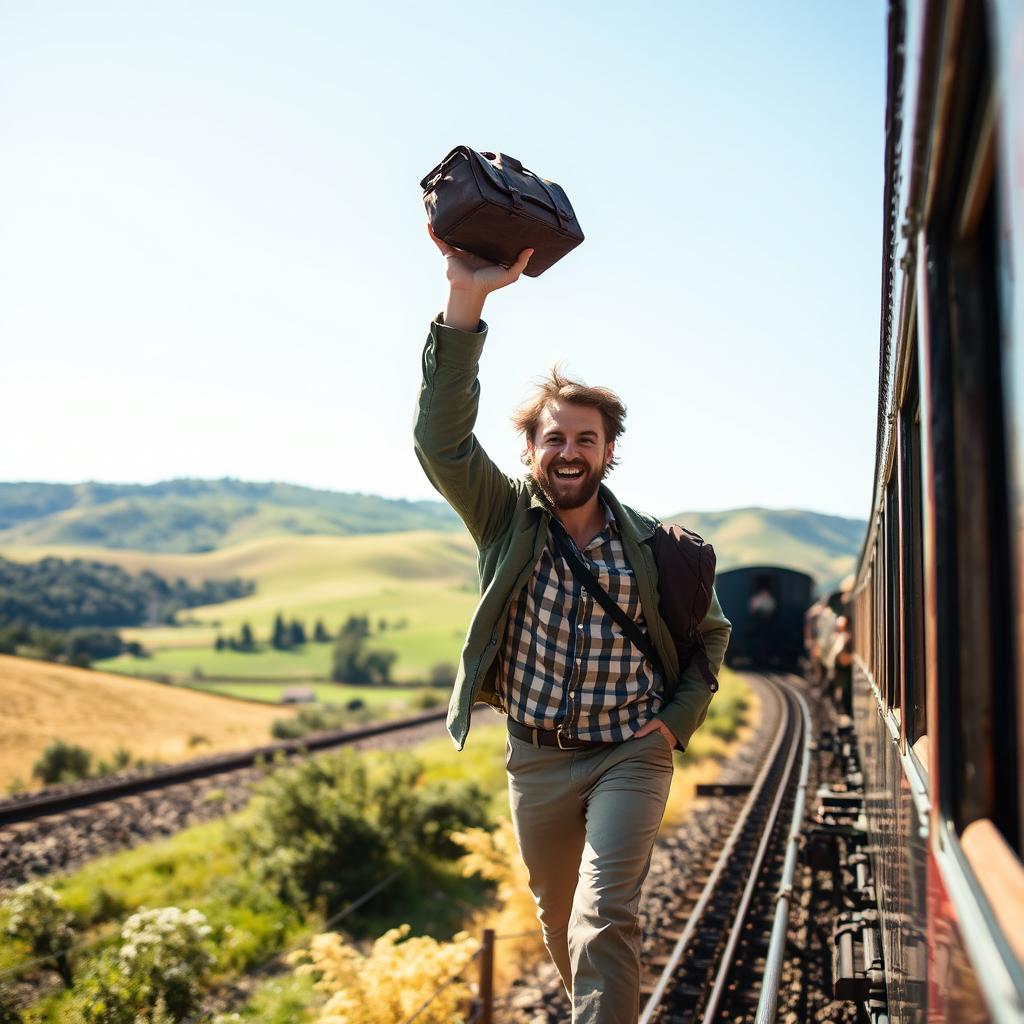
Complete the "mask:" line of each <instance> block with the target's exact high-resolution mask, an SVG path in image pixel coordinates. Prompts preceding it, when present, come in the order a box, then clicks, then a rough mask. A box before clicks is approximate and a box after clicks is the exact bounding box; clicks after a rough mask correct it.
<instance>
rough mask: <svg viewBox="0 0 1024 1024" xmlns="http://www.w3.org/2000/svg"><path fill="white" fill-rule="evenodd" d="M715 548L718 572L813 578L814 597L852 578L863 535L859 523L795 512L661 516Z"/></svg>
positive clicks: (755, 510) (740, 511) (759, 510)
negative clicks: (745, 569) (777, 570)
mask: <svg viewBox="0 0 1024 1024" xmlns="http://www.w3.org/2000/svg"><path fill="white" fill-rule="evenodd" d="M664 520H665V522H667V523H680V524H681V525H683V526H686V527H688V528H689V529H691V530H695V531H696V532H697V533H699V534H700V535H701V536H702V537H703V538H704V539H705V540H708V541H710V542H711V543H712V544H714V546H715V553H716V554H717V556H718V569H719V571H725V570H727V569H736V568H739V567H740V566H744V565H783V566H786V567H787V568H790V569H799V570H800V571H801V572H806V573H809V574H810V575H811V576H813V577H814V581H815V583H816V584H817V586H818V591H819V593H820V592H828V591H830V590H833V589H835V587H836V585H837V584H838V583H839V581H840V580H841V579H842V578H843V577H844V576H846V575H847V574H849V573H851V572H853V570H854V568H855V565H856V561H857V556H858V555H859V554H860V548H861V544H862V543H863V541H864V535H865V532H866V530H867V523H866V522H865V521H864V520H863V519H844V518H843V517H841V516H828V515H824V514H822V513H820V512H806V511H802V510H799V509H768V508H740V509H732V510H731V511H728V512H680V513H678V514H676V515H671V516H665V517H664Z"/></svg>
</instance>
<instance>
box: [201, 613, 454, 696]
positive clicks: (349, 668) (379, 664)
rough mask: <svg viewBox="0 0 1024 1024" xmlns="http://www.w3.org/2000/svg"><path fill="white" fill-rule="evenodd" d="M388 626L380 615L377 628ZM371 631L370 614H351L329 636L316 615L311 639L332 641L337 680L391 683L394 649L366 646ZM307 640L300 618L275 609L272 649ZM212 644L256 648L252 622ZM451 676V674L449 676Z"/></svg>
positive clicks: (224, 647) (222, 647) (236, 648)
mask: <svg viewBox="0 0 1024 1024" xmlns="http://www.w3.org/2000/svg"><path fill="white" fill-rule="evenodd" d="M402 626H404V620H403V621H402V622H398V623H395V625H394V628H395V629H399V628H402ZM387 628H388V622H387V620H386V619H380V620H379V621H378V623H377V629H378V631H379V632H384V631H386V630H387ZM371 633H372V626H371V624H370V617H369V616H368V615H350V616H349V617H348V618H347V619H346V620H345V622H344V623H342V626H341V629H340V630H339V631H338V634H337V637H332V636H331V634H330V633H329V632H328V631H327V628H326V627H325V626H324V623H323V620H322V619H317V621H316V625H315V626H314V627H313V634H312V642H313V643H317V644H322V643H329V642H330V641H331V640H332V639H333V640H334V641H335V642H334V654H333V661H332V667H331V678H332V679H333V680H334V681H335V682H337V683H371V684H372V683H390V682H391V668H392V666H393V665H394V663H395V662H396V661H397V660H398V654H397V652H395V651H393V650H390V649H387V648H381V647H374V648H373V649H372V650H369V649H367V645H366V642H367V640H368V639H369V637H370V635H371ZM309 640H310V637H309V634H308V633H307V630H306V627H305V625H304V624H303V622H302V621H301V620H300V619H291V620H286V619H285V617H284V616H283V615H282V614H281V613H280V612H278V613H277V615H275V616H274V625H273V627H272V629H271V634H270V637H269V643H270V646H271V647H273V648H274V649H275V650H279V651H281V650H290V649H292V648H294V647H299V646H301V645H303V644H305V643H308V642H309ZM214 647H215V648H216V649H217V650H218V651H223V650H229V651H242V652H247V653H252V652H255V651H257V650H258V649H259V646H258V644H257V642H256V638H255V636H254V634H253V631H252V626H251V625H250V624H249V623H248V622H243V623H242V625H241V628H240V630H239V632H238V635H237V636H236V635H229V636H220V635H218V636H217V639H216V640H215V641H214ZM451 678H454V674H453V675H452V676H451Z"/></svg>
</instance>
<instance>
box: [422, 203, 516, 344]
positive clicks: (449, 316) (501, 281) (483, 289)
mask: <svg viewBox="0 0 1024 1024" xmlns="http://www.w3.org/2000/svg"><path fill="white" fill-rule="evenodd" d="M427 232H428V233H429V235H430V237H431V238H432V239H433V240H434V245H436V246H437V247H438V249H440V250H441V255H442V256H444V258H445V260H446V262H447V263H448V271H447V277H448V284H449V292H448V305H447V306H446V307H445V311H444V322H445V324H447V326H449V327H454V328H456V330H460V331H475V330H476V329H477V327H478V326H479V324H480V314H481V313H482V312H483V310H484V299H486V298H487V296H488V295H490V293H491V292H494V291H497V290H498V289H499V288H504V287H506V286H507V285H510V284H513V283H514V282H515V281H518V280H519V275H520V274H522V272H523V271H524V270H525V269H526V264H527V263H529V262H530V257H531V256H532V255H533V250H532V249H524V250H523V251H522V252H521V253H520V254H519V257H518V259H517V260H516V261H515V263H513V264H512V266H511V267H503V266H501V264H499V263H491V261H490V260H485V259H483V258H482V257H481V256H474V255H473V253H470V252H466V251H465V250H463V249H456V248H455V247H454V246H451V245H449V244H448V243H447V242H443V241H442V240H441V239H440V238H438V237H437V235H435V234H434V229H433V228H432V227H431V226H430V224H429V223H428V224H427Z"/></svg>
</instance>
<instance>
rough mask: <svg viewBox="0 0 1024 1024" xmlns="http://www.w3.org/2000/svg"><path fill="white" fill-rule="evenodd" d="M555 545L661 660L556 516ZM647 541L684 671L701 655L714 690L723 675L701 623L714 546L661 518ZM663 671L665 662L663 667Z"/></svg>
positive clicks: (643, 648) (660, 605)
mask: <svg viewBox="0 0 1024 1024" xmlns="http://www.w3.org/2000/svg"><path fill="white" fill-rule="evenodd" d="M551 536H552V539H553V540H554V543H555V550H556V551H558V553H559V554H560V555H561V556H562V557H563V558H564V559H565V561H566V564H567V565H568V566H569V568H570V570H571V571H572V573H573V575H574V576H575V577H576V579H577V580H579V581H580V583H582V584H583V586H584V587H586V588H587V590H588V591H589V592H590V594H591V596H592V597H593V598H594V600H595V601H597V603H598V604H599V605H601V607H602V608H604V610H605V611H606V612H607V613H608V614H609V615H610V616H611V617H612V618H613V619H614V620H615V621H616V622H617V623H618V625H619V628H620V629H621V630H622V631H623V633H625V635H626V636H628V637H629V638H630V640H632V642H633V643H634V644H636V646H637V647H638V648H639V649H640V650H641V651H642V652H643V653H644V655H645V656H646V657H647V658H648V660H649V661H650V662H651V663H652V664H655V665H657V664H658V662H659V660H660V659H659V658H658V654H657V651H656V650H655V648H654V644H653V643H652V642H651V638H650V637H649V636H648V635H647V634H646V633H644V632H643V631H642V630H641V629H640V627H639V626H638V625H637V624H636V623H635V622H634V621H633V620H632V619H631V618H630V617H629V616H628V615H627V614H626V613H625V612H624V611H623V610H622V609H621V608H620V607H619V606H618V605H617V604H616V603H615V602H614V601H613V600H612V599H611V597H610V596H609V594H608V592H607V591H606V590H605V589H604V587H602V586H601V584H600V582H599V581H598V579H597V577H596V576H595V575H594V574H593V573H592V572H591V571H590V570H589V569H588V568H587V567H586V565H584V564H583V561H582V559H581V558H580V557H579V555H578V554H577V552H576V546H575V545H574V544H573V542H572V540H571V538H570V537H569V535H568V534H567V533H566V532H565V527H564V526H563V525H562V524H561V523H560V522H559V521H558V519H557V518H555V517H552V518H551ZM648 543H649V544H650V545H651V548H652V550H653V551H654V560H655V562H656V563H657V566H658V611H659V612H660V613H661V617H662V618H663V619H664V620H665V622H666V623H667V625H668V628H669V632H670V633H671V634H672V641H673V643H674V644H675V646H676V654H677V656H678V658H679V674H680V675H682V673H683V670H684V669H685V668H686V667H687V666H688V665H689V664H690V662H691V661H692V660H693V659H694V658H696V660H697V666H698V667H699V668H700V674H701V675H702V676H703V677H704V682H706V683H707V684H708V689H709V690H710V691H711V692H712V693H714V692H715V691H716V690H717V689H718V680H717V679H716V678H715V674H714V673H713V672H712V671H711V665H710V663H709V662H708V654H707V650H706V649H705V647H704V638H703V637H702V636H701V634H700V632H699V631H698V629H697V627H698V626H699V625H700V624H701V622H702V621H703V620H704V616H705V615H707V613H708V608H709V607H711V588H712V586H713V585H714V582H715V549H714V548H713V547H712V546H711V545H710V544H706V543H705V542H704V538H703V537H700V536H698V535H697V534H696V533H694V532H693V531H692V530H687V529H686V528H685V527H683V526H676V525H670V526H665V525H664V524H662V523H659V524H658V526H657V528H656V529H655V531H654V534H653V536H652V537H651V538H650V540H649V541H648ZM661 670H662V671H664V667H661Z"/></svg>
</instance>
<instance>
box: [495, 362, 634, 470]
mask: <svg viewBox="0 0 1024 1024" xmlns="http://www.w3.org/2000/svg"><path fill="white" fill-rule="evenodd" d="M556 401H561V402H571V403H572V404H573V405H586V406H589V407H590V408H592V409H597V411H598V412H599V413H600V414H601V421H602V423H603V424H604V439H605V441H616V440H618V438H619V437H620V435H621V434H622V433H623V431H625V429H626V428H625V425H624V423H623V421H624V420H625V418H626V407H625V406H624V405H623V404H622V400H621V399H620V398H619V396H618V395H617V394H615V392H614V391H611V390H609V389H608V388H597V387H589V386H588V385H586V384H584V383H583V381H580V380H573V379H572V378H571V377H566V376H565V374H564V373H563V372H562V367H561V364H559V363H556V364H555V365H554V366H553V367H551V372H550V373H549V375H548V376H546V377H538V378H537V380H536V382H535V390H534V393H533V395H532V396H531V397H530V398H529V399H527V401H525V402H524V403H523V404H522V405H521V406H520V407H519V408H518V409H517V410H516V411H515V413H513V415H512V423H513V425H514V426H515V428H516V430H518V431H521V432H522V433H523V434H524V435H525V437H526V439H527V440H528V441H533V438H534V434H536V432H537V424H538V423H539V422H540V416H541V413H542V412H543V411H544V410H545V409H546V408H547V406H548V405H550V404H551V402H556ZM522 459H523V463H524V465H527V466H529V465H530V450H529V448H528V447H526V448H524V449H523V454H522ZM618 464H619V460H618V457H617V456H616V455H612V458H611V461H610V462H609V463H608V469H609V470H610V469H612V468H613V467H614V466H617V465H618Z"/></svg>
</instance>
